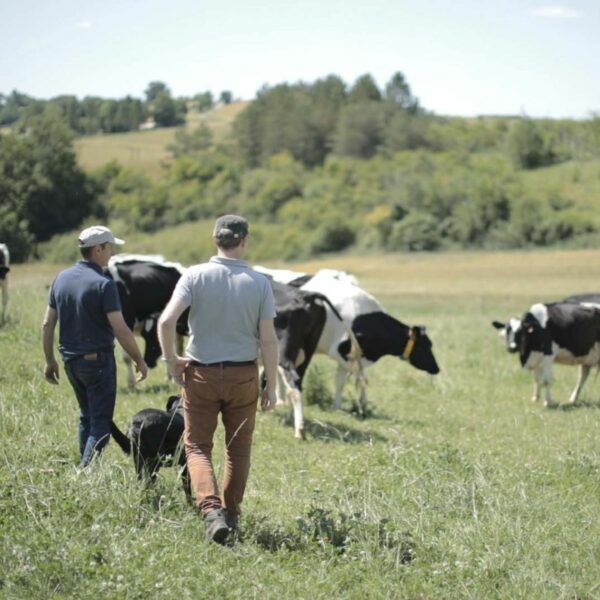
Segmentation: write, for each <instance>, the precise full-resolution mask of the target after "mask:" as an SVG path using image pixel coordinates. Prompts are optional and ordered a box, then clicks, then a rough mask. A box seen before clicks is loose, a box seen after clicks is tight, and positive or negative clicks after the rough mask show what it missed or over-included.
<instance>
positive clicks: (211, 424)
mask: <svg viewBox="0 0 600 600" xmlns="http://www.w3.org/2000/svg"><path fill="white" fill-rule="evenodd" d="M257 400H258V371H257V368H256V365H249V366H211V367H200V366H191V365H190V366H188V367H187V369H186V371H185V389H184V393H183V409H184V419H185V432H184V444H185V455H186V459H187V465H188V470H189V473H190V478H191V482H192V489H193V490H194V493H195V496H196V504H197V505H198V508H199V509H200V510H201V511H202V513H203V514H206V513H207V512H208V511H210V510H212V509H213V508H220V507H223V508H226V509H227V512H228V513H229V514H230V515H233V516H237V515H239V514H240V504H241V502H242V500H243V498H244V491H245V489H246V481H247V480H248V472H249V470H250V448H251V446H252V433H253V431H254V422H255V419H256V406H257ZM219 413H221V415H222V420H223V425H224V426H225V472H224V476H223V497H222V499H221V497H220V495H219V487H218V484H217V480H216V477H215V472H214V468H213V464H212V449H213V436H214V433H215V429H216V428H217V423H218V417H219Z"/></svg>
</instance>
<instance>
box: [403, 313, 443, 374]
mask: <svg viewBox="0 0 600 600" xmlns="http://www.w3.org/2000/svg"><path fill="white" fill-rule="evenodd" d="M432 346H433V344H432V343H431V340H430V339H429V336H428V335H427V333H426V332H425V326H424V325H414V326H413V327H410V328H409V332H408V340H407V342H406V346H405V348H404V351H403V352H402V356H401V358H404V359H405V360H408V362H409V363H410V364H411V365H412V366H413V367H415V368H417V369H420V370H421V371H426V372H427V373H430V374H431V375H437V374H438V373H439V372H440V368H439V366H438V364H437V361H436V360H435V356H434V355H433V349H432Z"/></svg>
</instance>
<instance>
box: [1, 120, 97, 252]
mask: <svg viewBox="0 0 600 600" xmlns="http://www.w3.org/2000/svg"><path fill="white" fill-rule="evenodd" d="M0 181H1V182H2V187H1V188H0V189H1V196H2V200H3V201H2V220H3V223H2V224H0V227H2V228H6V227H8V225H7V223H8V224H10V227H14V228H15V232H16V233H15V235H16V236H17V237H18V239H19V240H21V242H22V245H21V248H22V250H21V252H22V254H21V257H24V256H26V254H27V248H26V247H27V245H28V244H30V243H31V241H32V240H35V241H43V240H47V239H49V238H50V237H51V236H52V235H54V234H56V233H60V232H63V231H68V230H70V229H73V228H75V227H77V226H78V225H79V224H80V223H81V221H82V220H83V219H84V218H86V217H87V216H88V215H90V214H92V213H93V212H94V210H95V209H96V207H97V203H96V201H97V199H96V195H95V193H94V188H93V186H92V185H91V183H90V181H89V179H88V178H87V177H86V175H85V174H84V173H83V171H81V170H80V169H79V167H78V166H77V161H76V157H75V152H74V150H73V146H72V139H71V134H70V132H69V130H68V129H67V128H66V127H65V125H64V124H63V123H61V122H60V121H59V120H57V119H51V118H48V117H41V118H39V119H38V120H34V121H32V122H31V123H30V128H29V130H28V131H27V133H26V134H25V135H18V134H14V135H10V136H5V137H1V138H0ZM29 249H30V247H29Z"/></svg>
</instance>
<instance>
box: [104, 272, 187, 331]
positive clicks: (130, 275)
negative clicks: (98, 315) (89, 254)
mask: <svg viewBox="0 0 600 600" xmlns="http://www.w3.org/2000/svg"><path fill="white" fill-rule="evenodd" d="M110 273H111V275H112V276H113V279H115V281H117V282H118V283H121V284H122V286H123V287H124V289H125V290H126V294H127V297H128V301H129V302H130V303H131V305H132V307H133V310H134V311H135V317H136V319H137V320H142V319H146V318H148V317H150V316H151V315H152V314H154V313H157V312H161V311H162V310H163V309H164V307H165V306H166V305H167V303H168V302H169V300H170V298H171V295H172V294H173V290H174V289H175V286H176V284H177V282H178V281H179V278H180V277H181V272H180V271H179V269H177V268H176V267H175V266H171V265H166V264H164V265H163V264H158V263H153V262H138V261H132V262H124V263H117V264H114V265H111V267H110Z"/></svg>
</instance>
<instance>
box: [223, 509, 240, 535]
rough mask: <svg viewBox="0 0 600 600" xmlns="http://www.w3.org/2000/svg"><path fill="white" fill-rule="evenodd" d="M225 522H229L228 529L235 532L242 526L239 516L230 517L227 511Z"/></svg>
mask: <svg viewBox="0 0 600 600" xmlns="http://www.w3.org/2000/svg"><path fill="white" fill-rule="evenodd" d="M225 521H226V522H227V527H229V529H232V530H233V531H237V530H238V528H239V526H240V517H239V515H230V514H229V513H228V512H227V511H225Z"/></svg>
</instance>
